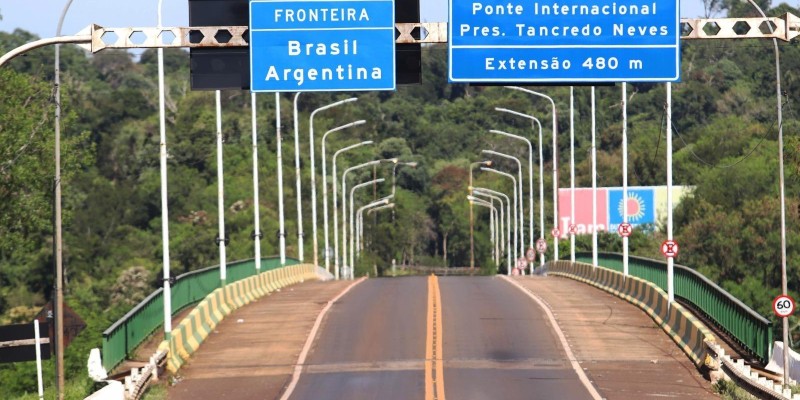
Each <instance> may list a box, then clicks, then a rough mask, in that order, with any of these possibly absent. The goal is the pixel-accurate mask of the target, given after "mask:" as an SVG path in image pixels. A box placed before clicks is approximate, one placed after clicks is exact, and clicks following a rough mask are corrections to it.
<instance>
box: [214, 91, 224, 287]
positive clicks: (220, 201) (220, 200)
mask: <svg viewBox="0 0 800 400" xmlns="http://www.w3.org/2000/svg"><path fill="white" fill-rule="evenodd" d="M214 94H215V96H214V97H215V98H216V110H217V212H218V213H219V215H218V218H217V221H218V223H219V236H218V239H217V240H219V279H220V287H225V281H226V279H227V276H226V275H227V271H226V268H227V262H226V259H225V239H226V235H225V199H224V197H223V196H224V193H225V183H224V181H223V177H224V175H223V169H222V99H221V97H222V95H221V93H220V91H219V90H216V91H214Z"/></svg>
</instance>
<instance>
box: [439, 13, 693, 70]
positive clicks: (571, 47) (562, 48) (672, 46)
mask: <svg viewBox="0 0 800 400" xmlns="http://www.w3.org/2000/svg"><path fill="white" fill-rule="evenodd" d="M454 1H459V0H449V1H448V7H449V9H448V16H449V23H448V45H447V54H448V73H447V78H448V82H450V83H488V84H491V83H515V82H519V83H566V84H568V83H572V82H574V83H595V82H596V83H616V82H652V83H660V82H679V81H680V73H681V56H680V55H681V53H680V2H679V1H677V0H676V1H675V19H674V21H673V20H671V21H670V22H675V25H674V43H673V42H672V41H670V43H669V44H666V45H664V44H641V45H630V44H628V45H621V44H553V45H542V44H536V45H520V44H456V45H454V44H453V43H454V38H455V36H454V35H453V30H454V27H455V25H456V23H454V20H453V2H454ZM653 2H654V3H658V2H659V0H654V1H653ZM486 3H491V0H488V1H486ZM509 4H510V3H509ZM526 4H530V3H526ZM521 18H524V17H522V16H521V17H520V19H521ZM456 22H458V21H456ZM514 22H520V21H514ZM486 25H487V26H488V25H491V24H489V23H487V24H486ZM497 25H500V24H497ZM575 25H579V24H578V23H575ZM503 36H504V35H503ZM474 39H477V40H476V41H480V38H474ZM490 41H491V40H490ZM500 41H502V38H501V39H500ZM454 49H455V50H463V49H472V50H476V51H478V52H480V51H492V50H499V51H512V52H513V51H520V50H522V51H528V52H530V53H537V52H538V53H539V54H543V53H546V55H545V56H541V55H540V56H537V58H540V59H543V60H544V59H547V60H550V59H551V58H552V55H551V53H547V52H552V51H558V52H560V54H562V55H564V54H571V53H573V52H574V53H578V52H582V51H583V52H596V51H605V50H606V49H610V51H617V52H620V51H622V52H623V53H624V52H631V53H634V54H636V52H638V51H642V50H653V49H659V50H660V51H662V52H664V53H666V55H669V56H671V55H672V54H674V68H675V69H674V75H672V76H640V77H636V76H630V74H626V75H624V76H623V75H620V76H607V77H596V76H589V75H593V74H595V72H594V71H592V72H589V74H577V75H571V74H574V73H575V71H576V70H572V71H570V72H569V74H561V76H550V75H547V74H549V73H550V72H552V70H546V72H545V73H542V70H539V69H537V70H525V73H524V74H520V75H527V76H509V77H491V76H474V77H468V76H463V75H466V74H465V73H461V71H458V72H459V75H462V76H459V77H454V70H457V69H458V68H454V57H453V50H454ZM613 56H614V55H612V57H613ZM460 57H461V58H467V57H473V58H474V57H475V55H474V54H471V55H470V56H460ZM526 58H529V57H527V56H526ZM456 60H458V57H457V58H456ZM669 61H672V57H670V59H669ZM572 67H573V68H575V67H578V68H580V66H579V65H577V66H576V65H575V64H574V63H573V65H572ZM562 71H563V70H562ZM578 71H579V70H578ZM465 72H466V73H469V72H470V71H465ZM478 75H481V74H478ZM531 75H540V76H539V77H531ZM541 75H547V76H541Z"/></svg>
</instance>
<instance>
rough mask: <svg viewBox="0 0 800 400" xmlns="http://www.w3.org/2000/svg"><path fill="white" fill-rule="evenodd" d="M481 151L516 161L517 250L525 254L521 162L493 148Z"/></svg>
mask: <svg viewBox="0 0 800 400" xmlns="http://www.w3.org/2000/svg"><path fill="white" fill-rule="evenodd" d="M481 152H482V153H485V154H491V155H494V156H498V157H503V158H505V159H508V160H513V161H515V162H516V163H517V175H518V177H517V178H518V180H517V184H518V185H519V192H518V193H519V211H518V212H519V214H517V215H519V221H517V222H518V223H519V234H520V238H519V240H520V243H519V252H520V253H521V254H525V227H524V225H523V220H524V219H525V211H524V209H523V207H522V204H523V203H524V200H523V198H522V163H521V162H520V161H519V158H517V157H514V156H512V155H509V154H505V153H500V152H497V151H493V150H482V151H481Z"/></svg>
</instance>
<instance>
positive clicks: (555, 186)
mask: <svg viewBox="0 0 800 400" xmlns="http://www.w3.org/2000/svg"><path fill="white" fill-rule="evenodd" d="M506 88H508V89H513V90H518V91H521V92H525V93H528V94H532V95H534V96H538V97H542V98H545V99H547V100H549V101H550V106H551V107H552V114H553V228H556V227H558V141H557V138H558V115H557V112H556V103H555V102H554V101H553V98H552V97H550V96H548V95H546V94H543V93H539V92H536V91H533V90H530V89H525V88H523V87H519V86H506ZM553 260H555V261H558V237H557V236H553Z"/></svg>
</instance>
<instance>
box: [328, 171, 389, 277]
mask: <svg viewBox="0 0 800 400" xmlns="http://www.w3.org/2000/svg"><path fill="white" fill-rule="evenodd" d="M386 162H391V163H396V162H397V159H396V158H384V159H381V160H372V161H367V162H365V163H363V164H359V165H356V166H354V167H350V168H348V169H346V170H345V171H344V173H342V248H343V249H345V253H342V260H343V261H344V260H346V259H347V258H346V256H345V254H346V251H347V229H346V227H347V218H346V217H347V214H346V211H347V207H346V199H347V197H346V196H347V174H349V173H350V172H352V171H355V170H358V169H362V168H366V167H369V166H375V165H378V164H380V163H386ZM335 178H336V176H335V175H334V179H335ZM334 190H336V186H335V185H334ZM389 197H390V198H391V197H392V196H391V195H390V196H389ZM334 198H335V197H334ZM337 212H338V211H336V210H334V225H335V226H334V229H339V225H338V224H337V223H336V222H335V221H336V219H335V218H336V213H337Z"/></svg>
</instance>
